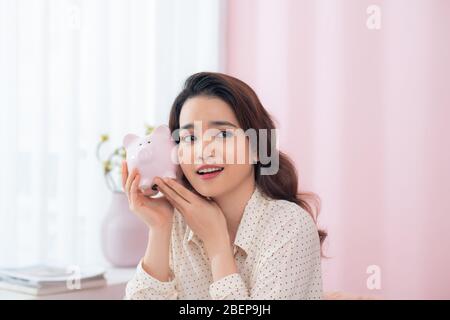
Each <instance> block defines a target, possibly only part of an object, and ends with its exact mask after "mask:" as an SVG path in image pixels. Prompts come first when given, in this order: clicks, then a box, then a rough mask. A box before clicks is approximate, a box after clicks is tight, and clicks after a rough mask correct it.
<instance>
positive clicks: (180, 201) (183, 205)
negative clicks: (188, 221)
mask: <svg viewBox="0 0 450 320" xmlns="http://www.w3.org/2000/svg"><path fill="white" fill-rule="evenodd" d="M155 182H156V184H157V185H158V189H159V190H160V191H161V192H162V193H163V194H164V195H165V196H166V198H167V200H168V201H169V202H170V203H171V204H172V205H173V206H174V207H175V208H177V209H178V211H185V210H186V209H187V206H188V205H189V202H188V201H186V199H184V198H182V197H181V196H180V195H179V194H178V193H177V192H175V191H174V190H173V189H172V188H170V187H169V186H168V185H167V184H166V183H165V182H164V181H163V180H162V179H161V178H156V179H155Z"/></svg>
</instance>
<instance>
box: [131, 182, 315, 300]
mask: <svg viewBox="0 0 450 320" xmlns="http://www.w3.org/2000/svg"><path fill="white" fill-rule="evenodd" d="M173 221H174V225H173V228H172V236H171V244H170V259H169V260H170V268H171V274H172V275H173V276H172V278H171V280H170V281H168V282H161V281H159V280H157V279H155V278H153V277H152V276H150V275H149V274H148V273H146V272H145V271H144V269H143V268H142V261H141V262H140V263H139V264H138V266H137V270H136V273H135V275H134V277H133V278H132V279H131V280H130V281H129V282H128V284H127V287H126V293H125V299H130V300H134V299H143V300H145V299H148V300H160V299H195V300H198V299H214V300H218V299H237V300H252V299H260V300H268V299H322V294H323V292H322V273H321V254H320V240H319V236H318V232H317V226H316V224H315V222H314V221H313V219H312V218H311V216H310V215H309V214H308V213H307V212H306V211H305V210H304V209H303V208H301V207H300V206H298V205H297V204H295V203H293V202H289V201H286V200H274V199H270V198H268V197H266V196H265V195H263V193H262V191H261V190H260V189H259V187H256V188H255V191H254V192H253V194H252V196H251V197H250V199H249V201H248V202H247V205H246V207H245V210H244V214H243V216H242V219H241V222H240V224H239V227H238V231H237V234H236V239H235V241H234V254H235V260H236V265H237V269H238V272H237V273H234V274H231V275H228V276H226V277H224V278H222V279H219V280H217V281H215V282H214V281H213V279H212V273H211V269H210V265H209V260H208V257H207V255H206V251H205V249H204V247H203V243H202V241H201V240H200V238H198V237H197V236H196V235H195V234H194V233H193V232H192V230H191V229H190V228H189V226H188V225H187V224H186V223H185V222H184V220H183V218H182V216H181V214H180V213H179V212H177V210H175V212H174V220H173Z"/></svg>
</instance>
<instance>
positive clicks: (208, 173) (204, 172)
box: [196, 165, 225, 180]
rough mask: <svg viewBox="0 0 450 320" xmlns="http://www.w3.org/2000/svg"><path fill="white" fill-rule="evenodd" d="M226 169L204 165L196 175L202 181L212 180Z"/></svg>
mask: <svg viewBox="0 0 450 320" xmlns="http://www.w3.org/2000/svg"><path fill="white" fill-rule="evenodd" d="M224 169H225V168H224V167H220V166H216V165H202V166H200V167H199V168H198V169H197V170H196V173H197V175H198V176H199V177H200V179H202V180H210V179H213V178H215V177H217V176H218V175H220V174H221V173H222V171H223V170H224Z"/></svg>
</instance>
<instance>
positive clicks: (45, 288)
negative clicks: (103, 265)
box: [0, 265, 106, 296]
mask: <svg viewBox="0 0 450 320" xmlns="http://www.w3.org/2000/svg"><path fill="white" fill-rule="evenodd" d="M105 285H106V279H105V270H104V269H100V268H92V267H90V268H79V267H73V266H71V267H67V268H65V267H56V266H49V265H34V266H30V267H23V268H8V269H0V289H3V290H11V291H16V292H21V293H27V294H31V295H36V296H41V295H50V294H57V293H63V292H73V291H74V290H82V289H89V288H97V287H102V286H105Z"/></svg>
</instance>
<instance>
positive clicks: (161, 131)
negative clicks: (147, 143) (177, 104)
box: [152, 125, 171, 137]
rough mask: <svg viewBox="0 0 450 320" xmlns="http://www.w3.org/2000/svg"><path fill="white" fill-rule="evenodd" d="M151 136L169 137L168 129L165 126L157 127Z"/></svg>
mask: <svg viewBox="0 0 450 320" xmlns="http://www.w3.org/2000/svg"><path fill="white" fill-rule="evenodd" d="M152 136H155V137H156V136H160V137H170V136H171V133H170V129H169V127H168V126H166V125H161V126H158V127H156V128H155V129H154V130H153V131H152Z"/></svg>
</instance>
